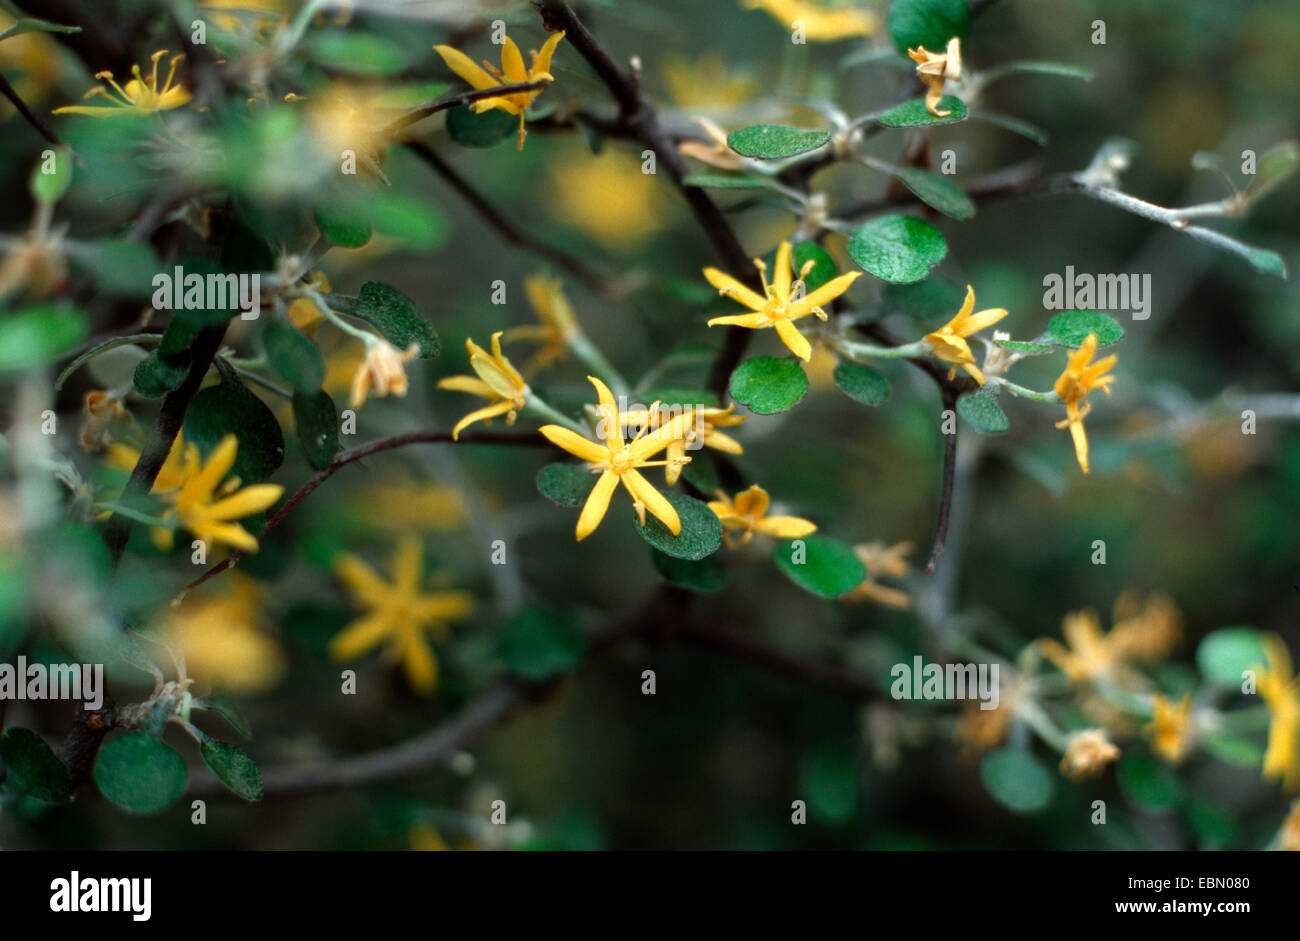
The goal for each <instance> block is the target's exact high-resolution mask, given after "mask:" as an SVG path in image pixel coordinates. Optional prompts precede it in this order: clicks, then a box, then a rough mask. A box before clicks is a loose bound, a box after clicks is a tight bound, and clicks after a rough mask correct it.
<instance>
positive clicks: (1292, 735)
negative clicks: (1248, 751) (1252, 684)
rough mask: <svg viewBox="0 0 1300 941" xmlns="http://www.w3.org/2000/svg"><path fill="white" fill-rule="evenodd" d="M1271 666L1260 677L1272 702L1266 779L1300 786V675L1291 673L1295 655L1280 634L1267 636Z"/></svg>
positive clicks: (1287, 786)
mask: <svg viewBox="0 0 1300 941" xmlns="http://www.w3.org/2000/svg"><path fill="white" fill-rule="evenodd" d="M1263 645H1264V655H1265V656H1266V657H1267V658H1268V668H1267V669H1266V670H1263V671H1261V672H1260V673H1259V674H1258V676H1257V677H1256V682H1257V684H1258V687H1257V688H1258V689H1259V695H1260V698H1261V699H1263V700H1264V702H1265V703H1266V704H1267V705H1268V708H1269V712H1271V713H1272V721H1271V722H1270V723H1269V726H1268V747H1267V749H1266V750H1265V752H1264V767H1263V774H1264V778H1265V780H1268V779H1272V778H1276V779H1279V780H1281V782H1282V787H1283V788H1284V789H1285V790H1287V791H1294V790H1296V789H1297V788H1300V678H1297V677H1295V676H1294V675H1292V673H1291V654H1290V652H1289V651H1288V650H1287V649H1286V644H1285V643H1284V642H1283V641H1282V638H1281V637H1278V636H1277V635H1276V634H1266V635H1265V636H1264V638H1263Z"/></svg>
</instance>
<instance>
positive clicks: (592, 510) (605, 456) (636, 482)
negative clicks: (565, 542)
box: [539, 376, 691, 542]
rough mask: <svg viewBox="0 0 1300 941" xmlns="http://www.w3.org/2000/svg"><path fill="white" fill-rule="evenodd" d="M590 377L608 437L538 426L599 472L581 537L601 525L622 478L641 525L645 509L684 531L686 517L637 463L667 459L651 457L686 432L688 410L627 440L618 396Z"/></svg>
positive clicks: (579, 528) (661, 463) (584, 513)
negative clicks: (595, 437)
mask: <svg viewBox="0 0 1300 941" xmlns="http://www.w3.org/2000/svg"><path fill="white" fill-rule="evenodd" d="M587 378H588V379H589V380H590V381H591V384H592V385H593V386H595V387H596V397H597V399H598V401H599V403H600V404H599V405H598V406H597V408H598V409H599V412H600V416H601V417H600V423H599V427H598V429H597V431H598V432H599V433H600V434H601V436H602V437H603V438H604V441H603V442H602V443H599V444H598V443H597V442H595V441H592V440H590V439H589V438H584V437H583V436H582V435H580V434H578V433H577V432H575V431H570V430H569V429H568V428H565V427H563V426H562V425H543V426H542V427H541V428H540V429H539V430H540V431H541V433H542V434H543V435H545V436H546V438H547V440H549V441H550V442H551V443H552V444H555V445H557V446H558V447H561V448H563V449H564V450H566V451H568V452H569V453H570V454H572V455H574V456H575V457H580V458H582V459H583V460H584V461H587V462H588V466H589V467H590V468H591V470H593V471H597V470H598V471H600V472H601V473H600V477H599V478H598V479H597V480H596V486H595V487H593V488H592V491H591V494H590V495H589V496H588V497H587V502H586V503H585V504H584V505H583V507H582V513H581V514H580V515H579V516H578V526H577V530H576V535H577V537H578V541H579V542H581V541H582V540H583V539H586V538H587V537H588V536H590V535H591V534H592V532H594V531H595V529H596V527H597V526H599V525H600V521H601V520H603V519H604V518H605V512H606V511H607V510H608V509H609V501H610V498H611V497H612V496H613V495H614V490H615V489H617V487H618V485H619V484H620V483H621V484H622V485H623V486H624V487H625V488H627V492H628V493H630V494H631V495H632V501H633V502H632V506H633V508H634V509H635V510H636V514H637V517H638V518H639V519H640V520H641V525H642V526H644V525H645V512H646V510H649V511H650V512H651V513H652V514H653V515H654V516H655V517H657V518H658V519H659V521H660V522H661V523H663V524H664V525H665V526H667V527H668V531H669V532H671V533H672V534H673V535H674V536H676V535H677V534H678V533H680V532H681V531H682V521H681V519H680V518H678V516H677V511H676V510H674V509H673V505H672V504H671V503H669V502H668V500H667V499H665V497H664V495H663V494H661V493H660V492H659V491H658V490H656V489H655V488H654V486H653V485H652V484H651V483H650V481H648V480H646V479H645V477H643V476H642V475H641V473H640V471H638V470H637V468H640V467H662V466H664V465H666V464H668V463H669V462H668V461H651V460H650V458H652V457H654V456H655V455H656V454H658V453H659V452H660V451H662V450H664V449H665V448H666V447H668V445H669V444H671V443H672V442H673V441H676V440H678V439H680V438H681V437H682V436H683V435H684V434H685V428H686V423H687V422H688V421H690V420H691V415H690V413H689V412H688V413H687V414H685V415H678V416H677V417H676V418H674V419H673V420H672V421H670V422H669V423H668V424H666V425H664V426H663V427H661V428H658V429H656V430H654V431H651V432H647V433H646V434H644V435H642V436H641V437H639V438H636V439H634V440H633V441H625V440H624V438H623V422H622V421H620V419H619V414H618V405H617V404H616V403H615V402H614V396H613V394H612V393H611V392H610V391H609V387H608V386H606V385H605V383H603V382H601V381H600V380H599V379H597V378H596V377H595V376H588V377H587Z"/></svg>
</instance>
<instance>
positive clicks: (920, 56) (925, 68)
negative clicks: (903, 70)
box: [907, 36, 961, 118]
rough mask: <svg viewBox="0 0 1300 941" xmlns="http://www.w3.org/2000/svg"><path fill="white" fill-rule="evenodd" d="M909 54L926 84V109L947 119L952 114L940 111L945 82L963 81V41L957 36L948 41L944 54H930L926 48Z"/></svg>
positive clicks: (922, 47) (947, 111) (919, 48)
mask: <svg viewBox="0 0 1300 941" xmlns="http://www.w3.org/2000/svg"><path fill="white" fill-rule="evenodd" d="M907 54H908V55H909V56H911V57H912V61H913V62H915V63H916V74H917V76H918V77H919V78H920V79H921V81H923V82H924V83H925V108H926V110H927V111H929V112H930V113H931V114H932V115H934V116H935V117H936V118H946V117H947V116H948V115H950V114H952V112H951V111H949V110H947V109H945V110H943V111H940V110H939V102H940V101H941V100H942V99H943V83H944V81H945V80H949V81H953V82H956V81H960V80H961V40H960V39H958V38H957V37H956V36H954V37H952V39H949V40H948V48H947V49H946V50H945V51H943V52H929V51H928V50H927V49H926V48H925V46H917V47H916V48H915V49H909V50H907Z"/></svg>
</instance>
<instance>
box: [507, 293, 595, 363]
mask: <svg viewBox="0 0 1300 941" xmlns="http://www.w3.org/2000/svg"><path fill="white" fill-rule="evenodd" d="M524 296H525V297H527V298H528V305H529V306H530V307H532V309H533V313H535V314H536V315H537V319H538V320H539V321H540V323H536V324H528V325H527V326H523V327H511V328H510V329H509V330H507V331H506V332H505V342H507V343H513V342H514V341H515V340H532V341H535V342H539V343H541V344H542V345H541V347H540V348H539V349H538V350H537V352H536V353H534V354H533V355H532V358H531V359H529V360H528V362H526V363H524V368H523V374H524V375H525V376H531V375H534V374H535V373H538V372H540V371H541V370H543V369H545V368H546V367H547V366H550V365H551V364H553V363H557V362H559V361H560V360H561V359H563V358H564V354H565V345H566V344H567V343H568V342H569V339H570V338H571V337H573V336H574V335H575V334H576V333H577V332H578V319H577V317H575V316H574V314H573V306H572V305H571V304H570V303H569V299H568V298H567V297H566V296H565V294H564V282H562V281H561V280H560V279H559V278H551V277H547V276H546V275H545V274H534V275H529V276H528V277H527V278H525V279H524Z"/></svg>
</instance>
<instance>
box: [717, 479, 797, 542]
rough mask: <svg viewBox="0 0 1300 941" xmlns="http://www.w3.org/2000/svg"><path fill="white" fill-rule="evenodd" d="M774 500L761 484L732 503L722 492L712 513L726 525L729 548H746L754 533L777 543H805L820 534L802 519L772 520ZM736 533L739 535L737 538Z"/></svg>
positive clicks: (777, 517) (795, 517)
mask: <svg viewBox="0 0 1300 941" xmlns="http://www.w3.org/2000/svg"><path fill="white" fill-rule="evenodd" d="M769 506H771V498H770V497H768V495H767V491H766V490H764V489H763V488H762V487H760V486H759V485H758V484H753V485H752V486H751V487H750V488H749V489H748V490H744V491H741V492H740V493H738V494H736V498H735V499H734V500H732V499H731V498H730V497H728V496H727V495H726V494H725V493H724V492H722V491H721V490H719V491H718V499H716V500H710V501H709V509H710V510H712V511H713V512H714V513H716V514H717V516H718V519H719V520H721V521H722V529H723V533H722V538H723V539H725V540H726V542H727V545H729V546H743V545H744V544H745V543H747V542H749V540H751V539H753V538H754V533H762V534H763V535H765V536H774V537H775V538H777V539H801V538H802V537H804V536H807V535H809V534H810V533H814V532H816V531H817V524H816V523H812V522H809V521H808V520H806V519H801V518H800V517H798V516H768V515H767V510H768V507H769ZM732 533H739V534H740V535H739V536H738V537H736V538H733V537H732V535H731V534H732Z"/></svg>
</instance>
